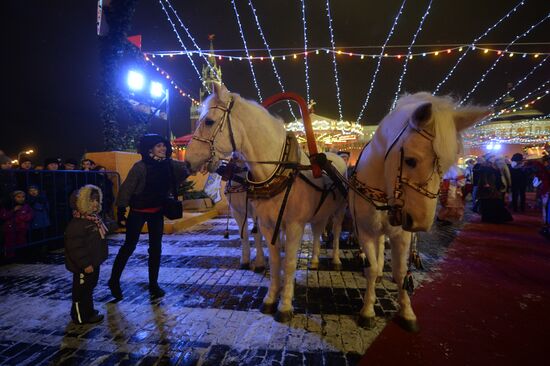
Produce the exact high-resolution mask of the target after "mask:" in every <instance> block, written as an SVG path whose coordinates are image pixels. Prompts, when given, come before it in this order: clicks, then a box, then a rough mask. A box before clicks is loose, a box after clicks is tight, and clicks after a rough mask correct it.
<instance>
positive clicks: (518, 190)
mask: <svg viewBox="0 0 550 366" xmlns="http://www.w3.org/2000/svg"><path fill="white" fill-rule="evenodd" d="M510 165H511V168H510V176H511V178H512V210H514V212H518V208H519V211H521V212H525V191H526V190H527V185H528V184H529V180H528V179H529V175H530V169H528V168H527V167H526V166H525V162H524V160H523V154H521V153H516V154H514V155H513V156H512V162H511V164H510ZM518 206H519V207H518Z"/></svg>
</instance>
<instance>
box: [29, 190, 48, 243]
mask: <svg viewBox="0 0 550 366" xmlns="http://www.w3.org/2000/svg"><path fill="white" fill-rule="evenodd" d="M27 202H28V204H29V206H31V208H32V211H33V213H34V217H33V219H32V222H31V241H37V240H39V239H40V238H43V237H44V236H45V234H44V232H43V231H44V230H43V229H45V228H47V227H48V226H50V204H49V202H48V199H47V198H46V196H45V195H44V194H43V193H42V192H40V189H39V188H38V186H36V185H30V186H29V188H28V195H27Z"/></svg>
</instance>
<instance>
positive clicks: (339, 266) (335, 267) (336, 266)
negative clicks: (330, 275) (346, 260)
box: [332, 263, 342, 271]
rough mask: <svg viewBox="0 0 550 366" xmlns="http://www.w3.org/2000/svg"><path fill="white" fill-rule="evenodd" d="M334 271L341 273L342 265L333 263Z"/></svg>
mask: <svg viewBox="0 0 550 366" xmlns="http://www.w3.org/2000/svg"><path fill="white" fill-rule="evenodd" d="M332 269H333V270H334V271H341V270H342V263H332Z"/></svg>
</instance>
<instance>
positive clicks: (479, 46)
mask: <svg viewBox="0 0 550 366" xmlns="http://www.w3.org/2000/svg"><path fill="white" fill-rule="evenodd" d="M163 1H164V3H166V5H167V7H168V8H169V9H170V11H171V12H172V13H173V15H172V16H175V18H176V19H177V21H178V22H179V25H180V26H181V28H183V29H184V30H185V32H186V34H187V37H188V38H189V39H190V40H191V41H192V42H193V45H194V47H195V50H191V49H188V48H187V47H186V46H185V44H184V42H183V40H182V37H181V36H180V34H179V32H178V30H177V27H176V24H175V22H174V21H173V20H172V16H171V15H170V13H169V11H168V9H167V8H166V7H165V6H164V4H163ZM432 2H433V0H430V2H429V4H428V6H427V8H426V10H425V12H424V15H423V16H422V18H421V20H420V22H419V25H418V28H417V30H416V32H415V34H414V35H413V37H412V40H411V43H410V44H409V45H400V46H397V45H393V46H391V45H388V43H389V41H390V39H391V37H392V35H393V33H394V31H395V28H396V25H397V23H398V21H399V19H400V16H401V15H402V13H403V8H404V6H405V3H406V0H403V2H402V4H401V6H400V8H399V11H398V12H397V14H396V15H395V17H394V19H393V23H392V27H391V29H390V31H389V33H388V35H387V37H386V40H385V42H384V44H383V45H382V46H355V47H353V46H347V47H340V48H337V47H336V44H335V40H334V28H333V19H332V15H331V11H330V0H326V15H327V19H328V27H329V34H330V47H311V48H310V47H309V45H308V32H307V19H306V7H305V0H301V15H302V22H303V37H304V45H303V48H302V49H297V48H271V47H270V46H269V43H268V41H267V39H266V37H265V34H264V31H263V29H262V27H261V24H260V21H259V18H258V14H257V12H256V9H255V7H254V5H253V3H252V0H248V4H249V6H250V8H251V10H252V14H253V17H254V20H255V22H256V26H257V29H258V31H259V34H260V36H261V38H262V41H263V43H264V48H263V49H253V48H249V47H248V44H247V41H246V38H245V34H244V30H243V26H242V23H241V18H240V15H239V12H238V10H237V6H236V2H235V0H231V4H232V7H233V10H234V13H235V18H236V20H237V25H238V27H239V33H240V36H241V40H242V42H243V47H244V49H241V50H238V49H237V50H235V49H232V50H215V51H212V50H202V49H200V47H199V46H198V44H197V43H196V42H195V40H194V38H193V37H192V35H191V33H190V32H189V29H188V28H187V27H186V26H185V25H184V24H183V22H182V21H181V19H180V17H179V16H178V14H177V11H176V10H175V9H174V7H173V6H172V5H171V4H170V2H169V0H159V3H160V4H161V7H162V9H163V11H164V12H165V14H166V16H167V19H168V20H169V23H170V24H171V26H172V28H173V30H174V33H175V34H176V36H177V39H178V42H179V43H180V45H181V47H182V50H177V51H150V52H144V58H145V60H146V61H147V62H149V63H150V64H151V65H152V66H153V67H154V68H156V70H157V71H158V72H159V73H161V75H163V76H164V77H165V78H166V79H167V80H169V81H170V84H171V85H172V86H173V87H174V89H176V90H177V91H178V93H179V94H180V95H182V96H183V97H186V98H189V99H190V100H191V103H193V104H195V105H198V104H199V102H198V101H197V100H195V99H194V98H193V97H191V96H190V95H189V93H188V92H186V91H184V90H183V89H182V88H181V87H179V86H178V85H177V84H176V83H175V82H174V80H173V79H172V77H171V76H170V75H169V74H168V73H167V72H166V71H165V70H162V69H161V68H160V67H159V66H158V65H157V64H155V63H154V62H153V60H152V59H154V58H157V57H160V58H164V57H166V58H169V59H173V58H176V57H177V56H186V57H188V59H189V60H190V62H191V63H192V66H193V68H194V69H195V72H196V73H197V75H198V76H199V79H200V80H201V82H203V80H202V76H201V74H200V72H199V70H198V68H197V66H196V65H195V63H194V61H193V58H194V57H195V56H199V57H201V58H202V59H203V60H205V61H206V64H207V65H208V66H209V67H210V68H212V66H211V65H210V63H209V60H208V58H211V57H215V58H217V59H218V60H228V61H231V62H232V61H246V62H248V64H249V67H250V70H251V74H252V79H253V82H254V86H255V88H256V90H257V93H258V98H259V100H260V102H261V101H262V94H261V91H260V88H259V85H258V80H257V78H256V73H255V70H254V65H253V63H255V62H263V61H269V62H270V63H271V66H272V69H273V73H274V75H275V77H276V79H277V82H278V84H279V86H280V88H281V91H283V92H284V91H285V88H284V84H283V81H282V78H281V75H280V73H279V71H278V69H277V63H278V62H282V61H287V59H288V61H290V62H293V61H297V60H300V59H302V58H303V62H304V71H305V83H306V100H307V101H308V102H309V101H310V100H311V89H310V82H309V76H310V75H309V71H310V70H309V61H310V60H311V58H312V57H315V56H319V55H327V56H331V58H332V63H333V71H334V80H335V86H336V94H337V95H336V96H337V103H338V112H339V121H343V113H342V97H341V89H340V80H339V74H338V62H345V59H346V58H348V59H349V58H360V59H361V60H365V61H368V60H374V61H376V62H377V65H376V68H375V71H374V73H373V77H372V80H371V85H370V87H369V90H368V92H367V96H366V99H365V101H364V103H363V105H362V108H361V112H360V113H359V117H358V118H357V122H359V121H360V120H361V119H362V118H363V114H364V112H365V110H366V108H367V106H368V103H369V99H370V97H371V94H372V91H373V89H374V86H375V83H376V77H377V75H378V73H379V71H380V68H381V62H382V60H384V59H386V60H399V61H401V60H403V68H402V72H401V75H400V77H399V81H398V86H397V90H396V92H395V94H394V98H393V102H392V108H393V107H394V106H395V103H396V101H397V97H398V95H399V93H400V92H401V89H402V87H403V80H404V78H405V76H406V74H407V71H408V65H409V62H410V61H411V60H414V59H416V58H419V59H424V58H428V57H429V58H434V59H436V58H438V57H445V56H453V55H459V57H458V60H457V61H456V63H455V64H454V65H453V67H452V68H451V69H450V71H449V72H448V73H447V75H446V76H445V77H444V78H443V79H442V80H441V81H440V83H439V84H438V85H437V86H436V88H435V92H434V94H436V93H438V92H439V91H440V90H441V88H442V86H443V85H444V84H445V83H446V82H447V81H448V80H449V79H450V77H451V76H452V75H453V74H454V72H455V70H456V69H457V67H458V66H459V64H460V63H461V61H462V60H463V59H464V58H465V56H466V55H467V54H469V53H473V51H476V55H480V56H483V57H490V56H491V55H495V56H497V57H496V59H495V61H494V62H493V64H492V65H491V66H490V67H489V68H488V69H487V70H486V71H485V72H484V73H483V75H482V76H481V78H480V79H479V80H478V81H477V82H476V83H475V84H474V86H473V88H472V89H471V90H470V91H469V92H468V93H467V94H466V95H465V97H464V98H463V99H462V100H461V101H460V105H462V104H464V103H465V102H466V101H467V100H468V99H470V98H471V96H472V94H473V93H474V92H475V91H476V90H477V89H478V87H479V86H480V85H481V84H482V83H483V82H484V81H485V79H486V77H487V75H488V74H489V73H490V72H491V71H493V70H494V69H495V67H496V66H497V64H498V63H499V62H501V61H504V60H506V59H514V60H515V59H517V58H520V59H523V60H525V61H529V60H537V59H539V58H542V60H541V61H540V62H539V63H538V64H537V65H535V66H534V67H533V68H532V69H531V70H530V71H529V72H528V73H527V74H525V75H524V76H523V77H522V78H521V79H519V80H518V81H516V83H515V84H514V86H513V87H512V88H511V89H509V90H508V91H507V93H504V94H502V95H500V96H499V97H498V98H496V99H495V100H494V101H493V103H491V106H496V105H498V103H499V102H501V101H502V100H503V99H504V98H506V96H507V95H509V93H510V92H512V91H515V90H517V89H518V88H519V87H520V86H521V85H522V84H523V83H524V82H525V81H526V80H528V79H529V78H530V77H532V76H533V75H535V72H537V70H541V67H542V66H543V65H544V64H545V63H546V61H547V60H548V58H549V57H550V52H547V51H546V49H545V50H540V51H533V47H536V46H544V47H545V48H547V45H548V43H521V42H518V40H520V39H521V38H523V37H525V36H527V35H528V34H529V33H530V32H531V31H532V30H533V29H535V28H536V27H537V26H539V25H541V24H542V23H543V22H545V21H546V20H548V18H550V13H549V14H546V16H545V17H544V18H542V19H541V20H540V21H538V22H537V23H536V24H533V25H531V26H530V27H529V28H528V29H527V30H526V31H525V32H523V33H521V34H518V35H517V36H516V37H515V38H514V39H513V40H512V41H511V42H510V43H507V44H500V43H479V41H480V40H481V39H482V38H484V37H485V36H487V35H488V34H489V32H491V31H492V30H493V29H495V28H496V27H497V26H498V25H500V24H501V23H503V22H504V21H505V20H507V19H508V18H510V17H511V16H512V15H513V14H514V13H516V12H517V10H518V9H519V8H520V7H521V6H523V5H524V4H525V2H526V0H523V1H520V2H519V3H518V4H517V5H516V6H515V7H514V8H512V9H511V10H510V11H508V13H506V14H505V15H504V16H502V17H501V18H500V19H499V20H498V21H497V22H496V23H494V24H493V25H492V26H490V27H489V28H487V29H486V30H485V31H484V32H483V33H481V34H480V35H479V36H478V37H477V38H475V39H474V40H473V41H472V42H471V43H464V44H452V45H451V44H449V45H446V44H438V45H420V44H416V39H417V37H418V35H419V33H420V32H421V30H422V27H423V26H424V23H425V20H426V18H427V16H428V15H429V13H430V10H431V7H432ZM500 45H503V46H500ZM523 46H529V51H528V52H527V51H525V48H522V47H523ZM372 47H376V48H379V49H380V52H378V53H373V52H365V51H363V50H360V51H358V49H366V48H372ZM405 48H406V51H405V52H403V51H401V50H402V49H405ZM212 69H213V70H214V71H215V72H216V74H217V70H216V69H215V68H212ZM549 83H550V81H549V80H547V81H545V82H544V83H543V84H541V85H540V86H539V87H537V88H536V89H534V90H532V91H531V92H529V93H527V94H526V95H525V96H524V97H523V98H521V99H518V100H517V101H515V102H514V103H513V104H512V105H510V106H508V107H507V108H506V109H502V110H500V111H498V112H495V113H493V114H492V115H490V116H489V117H488V118H487V119H486V120H484V121H482V122H481V123H479V124H478V125H476V127H483V128H485V129H487V128H489V127H490V126H488V123H489V122H491V125H493V124H494V123H498V122H497V121H495V119H497V118H498V117H500V116H502V115H503V114H506V113H513V112H516V111H519V110H522V109H527V108H530V107H532V105H533V104H535V103H536V102H537V101H539V100H541V99H542V98H544V97H546V96H548V93H549V89H548V84H549ZM289 108H290V105H289ZM290 110H291V112H292V108H290ZM293 116H294V113H293ZM548 116H549V115H545V116H540V117H537V118H531V119H529V120H527V121H522V122H514V125H516V127H517V126H520V124H523V123H534V122H535V121H541V122H545V123H546V122H547V119H548ZM294 118H295V120H296V117H295V116H294ZM537 131H538V130H537ZM544 131H545V130H544ZM544 131H543V132H544ZM549 132H550V131H546V135H545V136H548V133H549ZM489 135H490V133H488V132H487V131H485V132H483V139H484V140H483V141H486V140H487V139H488V137H487V136H489ZM472 136H474V137H473V138H474V139H475V138H476V135H470V137H469V138H470V140H471V139H472ZM480 136H481V135H480ZM480 136H477V137H479V138H481V137H480ZM541 136H542V135H541ZM493 137H494V136H493ZM533 138H535V139H536V138H537V137H536V136H534V135H533V136H531V135H529V136H527V135H522V136H517V137H514V136H512V135H509V136H508V137H507V140H506V141H508V143H511V142H510V141H512V139H516V140H518V141H519V140H522V139H523V140H522V141H527V140H529V141H533ZM478 140H479V139H478ZM514 141H515V140H514Z"/></svg>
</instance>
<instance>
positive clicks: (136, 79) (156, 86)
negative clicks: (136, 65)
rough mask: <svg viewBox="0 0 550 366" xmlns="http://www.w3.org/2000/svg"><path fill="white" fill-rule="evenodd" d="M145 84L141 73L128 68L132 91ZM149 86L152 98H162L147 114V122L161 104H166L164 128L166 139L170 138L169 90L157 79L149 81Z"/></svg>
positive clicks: (139, 88) (138, 89) (129, 83)
mask: <svg viewBox="0 0 550 366" xmlns="http://www.w3.org/2000/svg"><path fill="white" fill-rule="evenodd" d="M145 84H146V81H145V78H144V76H143V75H142V74H141V73H139V72H137V71H135V70H130V71H129V72H128V86H129V87H130V89H131V90H132V91H140V90H142V89H143V88H144V87H145ZM149 87H150V89H149V92H150V95H151V97H152V98H153V99H154V100H157V99H158V98H161V97H163V98H162V100H161V101H160V103H159V105H158V106H157V107H155V109H154V110H153V112H152V113H151V114H150V115H149V118H148V119H147V122H149V121H151V119H153V117H154V116H155V115H156V114H157V113H159V111H160V109H161V108H162V106H163V105H164V104H166V130H167V131H166V135H167V136H166V137H167V139H168V140H170V139H171V137H172V129H171V126H170V92H169V90H170V89H169V88H165V87H164V85H162V83H159V82H157V81H151V83H150V86H149Z"/></svg>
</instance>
